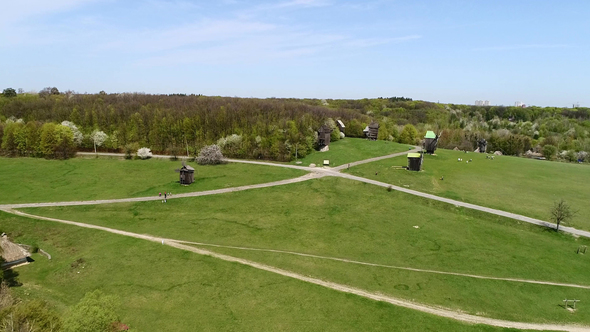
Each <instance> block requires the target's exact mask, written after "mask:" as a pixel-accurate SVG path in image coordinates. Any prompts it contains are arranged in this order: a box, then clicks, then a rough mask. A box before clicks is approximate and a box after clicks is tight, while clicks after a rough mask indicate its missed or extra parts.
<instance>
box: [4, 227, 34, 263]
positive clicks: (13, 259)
mask: <svg viewBox="0 0 590 332" xmlns="http://www.w3.org/2000/svg"><path fill="white" fill-rule="evenodd" d="M0 247H2V258H3V259H4V262H3V263H2V266H1V268H3V269H7V268H9V267H12V266H15V265H19V264H24V263H27V262H29V256H31V254H29V252H28V251H27V250H25V249H24V248H22V247H21V246H19V245H18V244H16V243H12V242H11V241H10V240H9V239H8V236H6V234H2V237H1V238H0Z"/></svg>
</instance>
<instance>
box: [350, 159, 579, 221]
mask: <svg viewBox="0 0 590 332" xmlns="http://www.w3.org/2000/svg"><path fill="white" fill-rule="evenodd" d="M436 152H437V153H436V155H435V156H429V155H426V156H425V158H424V167H423V171H422V172H408V171H405V170H401V169H396V168H393V167H392V166H402V165H407V158H406V157H397V158H393V159H388V160H382V161H377V162H373V163H368V164H364V165H359V166H356V167H354V168H351V169H350V170H348V171H347V172H349V173H350V174H353V175H358V176H362V177H366V178H370V179H375V180H378V181H382V182H386V183H391V184H394V185H398V186H405V187H407V188H410V189H414V190H418V191H423V192H427V193H431V194H435V195H438V196H442V197H446V198H451V199H456V200H460V201H464V202H468V203H473V204H478V205H483V206H488V207H491V208H495V209H500V210H504V211H510V212H514V213H519V214H523V215H526V216H529V217H533V218H538V219H542V220H548V218H549V210H550V208H551V207H552V206H553V203H554V202H555V201H557V200H559V199H561V198H563V199H565V200H566V201H567V202H568V203H569V204H570V205H571V206H572V207H573V208H574V209H575V210H578V211H579V212H578V214H577V216H576V217H575V218H574V219H573V221H572V222H571V223H569V224H567V226H572V227H575V228H580V229H585V230H590V220H589V219H588V218H587V216H588V215H589V214H590V204H588V197H590V186H589V185H588V183H590V167H588V166H587V165H579V164H567V163H559V162H548V161H540V160H533V159H526V158H517V157H509V156H496V157H495V159H494V160H488V159H486V156H485V154H478V153H468V154H465V153H463V152H459V151H452V150H442V149H438V150H437V151H436ZM457 158H462V159H463V162H458V161H457ZM469 159H472V160H473V162H472V163H466V161H467V160H469ZM375 172H377V173H378V174H377V175H375ZM443 176H444V180H440V178H441V177H443Z"/></svg>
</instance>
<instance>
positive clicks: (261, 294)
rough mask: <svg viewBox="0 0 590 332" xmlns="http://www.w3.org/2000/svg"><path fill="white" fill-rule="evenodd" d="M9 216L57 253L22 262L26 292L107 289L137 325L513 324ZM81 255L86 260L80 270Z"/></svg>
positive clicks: (335, 327) (20, 234)
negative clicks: (469, 320)
mask: <svg viewBox="0 0 590 332" xmlns="http://www.w3.org/2000/svg"><path fill="white" fill-rule="evenodd" d="M0 221H1V227H2V229H3V230H4V231H7V232H9V233H11V234H13V235H14V236H15V238H16V240H18V241H19V242H24V243H37V244H38V245H40V247H41V248H43V249H45V250H47V251H48V252H50V253H51V255H52V256H53V259H52V260H51V261H49V260H47V259H46V258H45V257H42V256H40V255H37V254H34V255H33V258H34V259H35V260H36V261H35V262H34V263H32V264H29V265H27V266H23V267H19V268H17V269H16V271H17V272H18V273H19V276H18V280H20V282H22V283H23V285H22V286H21V287H17V288H13V290H14V291H15V292H16V293H17V294H18V295H19V296H20V297H22V298H25V299H34V298H40V299H45V300H47V301H49V302H50V303H51V304H52V305H53V306H55V307H57V308H58V309H59V310H61V311H65V310H66V308H67V307H69V306H71V305H73V304H75V303H76V302H77V301H78V300H79V299H80V298H82V297H83V295H84V294H85V293H86V292H89V291H92V290H95V289H101V290H102V291H103V292H105V293H107V294H114V295H117V296H118V297H119V298H120V300H121V309H120V316H121V318H122V322H124V323H126V324H128V325H130V327H131V328H132V329H133V330H134V331H465V332H475V331H489V332H492V331H494V332H495V331H508V330H506V329H499V328H492V327H487V326H473V325H466V324H462V323H459V322H456V321H452V320H448V319H443V318H439V317H436V316H432V315H428V314H423V313H420V312H417V311H414V310H409V309H404V308H399V307H395V306H393V305H389V304H386V303H379V302H375V301H371V300H367V299H364V298H361V297H358V296H354V295H348V294H344V293H340V292H336V291H333V290H329V289H326V288H323V287H320V286H316V285H310V284H307V283H304V282H301V281H297V280H294V279H290V278H287V277H283V276H279V275H276V274H272V273H269V272H265V271H260V270H256V269H254V268H250V267H246V266H243V265H240V264H236V263H228V262H224V261H221V260H217V259H215V258H211V257H207V256H200V255H197V254H194V253H190V252H186V251H181V250H178V249H174V248H171V247H168V246H162V245H159V244H157V243H152V242H147V241H143V240H138V239H133V238H127V237H124V236H119V235H114V234H110V233H106V232H102V231H96V230H89V229H84V228H77V227H74V226H68V225H61V224H58V223H51V222H45V221H36V220H31V219H26V218H20V217H14V216H12V215H8V214H6V213H3V212H0ZM88 239H92V241H88ZM78 259H83V260H84V263H83V264H80V265H78V266H76V267H73V265H72V263H74V262H75V261H76V260H78ZM74 266H75V265H74Z"/></svg>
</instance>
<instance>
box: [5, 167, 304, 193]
mask: <svg viewBox="0 0 590 332" xmlns="http://www.w3.org/2000/svg"><path fill="white" fill-rule="evenodd" d="M188 164H189V165H190V166H193V167H194V168H195V183H193V184H192V185H190V186H181V185H179V183H178V177H179V175H178V173H176V172H174V170H175V169H178V168H180V167H181V166H182V163H181V161H170V160H164V159H149V160H123V159H117V158H104V157H100V158H94V157H92V158H74V159H69V160H45V159H39V158H0V174H1V176H0V188H1V194H0V204H7V203H25V202H27V203H32V202H56V201H74V200H95V199H115V198H127V197H143V196H157V195H158V193H160V192H161V193H164V192H171V193H172V194H180V193H186V192H193V191H205V190H212V189H220V188H228V187H237V186H243V185H249V184H257V183H264V182H272V181H278V180H284V179H288V178H294V177H298V176H301V175H304V174H306V172H305V171H299V170H295V169H288V168H279V167H268V166H259V165H250V164H233V163H229V164H222V165H216V166H201V165H197V164H196V163H188Z"/></svg>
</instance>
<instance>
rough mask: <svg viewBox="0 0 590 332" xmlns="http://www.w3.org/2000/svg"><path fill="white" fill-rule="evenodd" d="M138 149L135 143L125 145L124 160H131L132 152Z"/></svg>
mask: <svg viewBox="0 0 590 332" xmlns="http://www.w3.org/2000/svg"><path fill="white" fill-rule="evenodd" d="M138 149H139V144H137V143H129V144H126V145H125V147H124V150H125V159H132V158H133V152H134V151H137V150H138Z"/></svg>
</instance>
